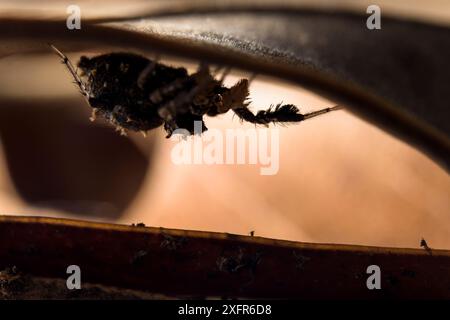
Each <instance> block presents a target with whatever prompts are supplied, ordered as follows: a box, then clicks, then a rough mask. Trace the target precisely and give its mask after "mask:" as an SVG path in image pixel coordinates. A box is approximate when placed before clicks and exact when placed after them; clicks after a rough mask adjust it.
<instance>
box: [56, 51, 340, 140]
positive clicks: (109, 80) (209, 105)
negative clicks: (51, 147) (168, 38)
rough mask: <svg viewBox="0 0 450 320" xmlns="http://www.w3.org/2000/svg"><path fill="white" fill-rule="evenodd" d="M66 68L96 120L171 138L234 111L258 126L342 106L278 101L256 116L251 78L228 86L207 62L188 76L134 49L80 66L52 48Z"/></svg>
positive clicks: (82, 61)
mask: <svg viewBox="0 0 450 320" xmlns="http://www.w3.org/2000/svg"><path fill="white" fill-rule="evenodd" d="M52 48H53V49H54V50H55V51H56V53H57V54H58V55H59V56H60V57H61V59H62V61H63V63H64V64H65V65H66V66H67V68H68V69H69V71H70V72H71V74H72V76H73V77H74V79H75V82H76V83H77V85H78V86H79V88H80V91H81V93H82V94H83V95H84V96H85V97H86V99H87V101H88V102H89V105H90V106H91V107H92V108H93V118H95V117H96V116H97V115H100V116H103V117H104V118H105V119H107V120H108V121H109V122H110V123H112V124H113V125H115V126H116V128H117V129H118V130H120V131H121V132H122V133H125V132H126V130H133V131H142V132H144V133H145V132H147V131H148V130H151V129H154V128H157V127H159V126H164V129H165V130H166V132H167V137H170V136H171V135H172V133H173V132H174V131H175V130H176V129H185V130H187V131H188V132H189V133H190V134H194V133H196V132H194V122H195V121H201V124H202V132H203V131H205V130H207V128H206V126H205V124H204V122H203V116H205V115H207V116H211V117H214V116H216V115H219V114H224V113H226V112H228V111H230V110H232V111H233V112H234V113H235V114H236V115H237V116H238V117H239V118H240V119H241V120H243V121H247V122H251V123H254V124H260V125H268V124H269V123H289V122H300V121H303V120H305V119H309V118H312V117H315V116H317V115H320V114H323V113H327V112H329V111H333V110H337V109H340V108H339V107H333V108H326V109H322V110H319V111H315V112H312V113H308V114H301V113H300V112H299V110H298V109H297V107H295V106H294V105H292V104H286V105H282V104H279V105H277V106H275V107H270V108H269V109H268V110H262V111H259V112H257V113H256V114H254V113H253V112H252V111H251V110H250V109H248V105H249V102H248V96H249V81H248V80H247V79H241V80H239V81H238V82H237V83H236V84H235V85H234V86H232V87H230V88H228V87H225V86H224V85H223V78H224V76H223V77H222V78H221V79H215V77H214V76H213V75H212V74H211V73H210V71H209V68H208V66H207V65H205V64H201V65H200V66H199V68H198V70H197V72H195V73H192V74H189V73H188V72H187V70H186V69H185V68H174V67H171V66H167V65H164V64H162V63H158V62H156V61H152V60H150V59H147V58H145V57H142V56H139V55H136V54H132V53H109V54H103V55H99V56H96V57H92V58H88V57H85V56H83V57H81V58H80V60H79V62H78V65H77V66H78V69H80V70H81V75H78V73H77V70H76V69H75V68H74V67H73V65H72V64H71V62H70V61H69V59H68V58H67V57H66V56H65V55H64V54H63V53H62V52H61V51H59V50H58V49H56V48H55V47H53V46H52Z"/></svg>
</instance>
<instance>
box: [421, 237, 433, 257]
mask: <svg viewBox="0 0 450 320" xmlns="http://www.w3.org/2000/svg"><path fill="white" fill-rule="evenodd" d="M420 246H421V247H422V248H424V249H425V251H427V252H428V253H429V254H432V252H431V248H430V247H429V246H428V243H427V242H426V241H425V239H424V238H422V240H420Z"/></svg>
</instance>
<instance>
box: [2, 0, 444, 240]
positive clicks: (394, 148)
mask: <svg viewBox="0 0 450 320" xmlns="http://www.w3.org/2000/svg"><path fill="white" fill-rule="evenodd" d="M435 3H436V7H437V6H438V5H439V4H438V3H437V2H435ZM4 5H5V7H3V9H5V8H6V9H8V10H9V9H10V8H9V7H8V6H12V4H11V3H8V2H5V3H4ZM419 6H420V5H419ZM403 7H405V6H403ZM413 8H415V9H414V10H412V11H413V12H414V14H416V15H417V14H419V13H418V12H417V7H413ZM400 11H401V10H400ZM441 11H445V10H435V12H437V13H438V15H439V14H440V15H442V13H439V12H441ZM49 12H51V11H49ZM424 15H430V16H432V17H436V15H435V16H433V15H432V14H430V12H429V10H425V11H424ZM83 54H88V55H94V54H98V52H87V53H83ZM69 56H70V58H71V59H72V60H73V61H74V62H76V61H77V59H78V57H79V54H70V55H69ZM168 63H170V64H173V65H177V64H180V63H181V62H179V61H168ZM183 66H185V64H183ZM189 67H190V69H191V70H194V69H195V65H193V64H192V65H190V66H189ZM249 76H250V75H248V74H245V73H240V72H239V71H236V70H235V71H234V72H232V73H231V74H230V75H229V76H228V77H227V79H226V84H227V85H231V84H233V83H234V82H236V81H237V80H239V79H240V78H241V77H249ZM251 100H252V108H253V110H258V109H263V108H267V107H268V106H269V105H270V104H277V103H279V102H281V101H283V102H284V103H292V104H296V105H297V106H299V107H300V109H301V111H302V112H309V111H313V110H317V109H321V108H325V107H331V106H333V105H334V104H333V102H332V101H327V100H325V99H323V98H321V97H319V96H317V95H315V94H313V93H311V92H308V91H305V90H303V89H302V88H299V87H296V86H293V85H290V84H288V83H282V82H279V81H278V80H275V79H271V78H268V77H262V76H258V77H257V78H256V79H255V80H254V81H253V82H252V85H251ZM90 111H91V110H90V107H89V106H87V105H86V102H85V101H84V99H83V98H82V96H81V95H80V94H79V92H78V90H77V88H76V87H75V85H74V84H73V83H72V79H71V77H70V75H69V74H68V72H67V70H66V69H65V68H64V66H63V65H61V64H60V63H59V59H58V58H57V57H56V56H55V55H53V54H51V53H49V54H48V55H31V54H28V55H14V56H7V57H3V58H1V59H0V213H1V214H7V215H39V216H56V217H70V218H77V219H86V220H95V221H109V222H115V223H125V224H131V223H139V222H143V223H145V224H146V225H147V226H156V227H159V226H162V227H166V228H182V229H195V230H208V231H217V232H228V233H237V234H249V233H250V232H251V231H254V232H255V235H256V236H264V237H271V238H277V239H287V240H296V241H306V242H320V243H348V244H361V245H379V246H396V247H418V246H419V243H420V240H421V238H422V237H424V238H425V239H426V240H427V242H428V244H429V245H430V246H431V247H435V248H445V249H450V237H449V235H450V177H449V175H448V173H446V172H445V171H444V170H443V169H441V168H440V167H439V166H438V165H436V164H435V163H433V161H431V160H430V159H429V158H427V157H426V156H425V155H423V154H422V153H421V152H420V151H417V150H415V149H414V148H413V147H411V146H409V145H407V144H405V143H404V142H402V141H399V140H398V139H396V138H395V137H393V136H391V135H388V134H387V133H384V132H383V131H382V130H380V129H378V128H376V127H374V126H373V125H371V124H369V123H367V122H365V121H363V120H361V119H359V118H357V117H355V116H354V115H352V114H350V113H348V112H347V111H345V110H344V111H338V112H334V113H331V114H328V115H325V116H321V117H318V118H315V119H313V120H309V121H305V122H303V123H301V124H299V125H293V126H288V127H281V128H280V158H279V159H280V169H279V172H278V174H276V175H274V176H261V175H260V174H259V167H258V166H254V165H210V166H208V165H175V164H173V163H172V161H171V157H170V152H171V150H172V148H173V145H174V142H172V141H170V140H167V139H165V138H164V136H165V133H164V132H163V130H162V129H156V130H154V131H153V132H149V135H148V137H146V138H144V137H143V136H142V135H141V134H133V133H130V134H129V135H128V137H123V136H120V135H119V134H118V133H117V132H115V131H114V130H113V128H111V127H110V126H109V125H107V124H106V123H104V122H102V121H96V122H94V123H91V122H90V121H89V119H88V118H89V116H90ZM206 125H207V126H208V127H209V128H219V129H221V130H225V129H226V128H234V127H241V124H240V123H239V121H238V120H237V119H233V118H232V115H231V114H228V115H224V116H221V117H218V118H207V119H206ZM243 127H244V128H246V127H251V126H249V125H245V124H244V125H243Z"/></svg>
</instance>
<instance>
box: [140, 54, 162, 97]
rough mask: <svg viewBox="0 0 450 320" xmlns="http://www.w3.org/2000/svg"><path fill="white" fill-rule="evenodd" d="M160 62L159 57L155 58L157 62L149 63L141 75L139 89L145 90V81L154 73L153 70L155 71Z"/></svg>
mask: <svg viewBox="0 0 450 320" xmlns="http://www.w3.org/2000/svg"><path fill="white" fill-rule="evenodd" d="M158 60H159V56H157V57H156V58H155V60H153V61H150V62H149V63H148V65H147V66H146V67H145V68H144V70H142V71H141V73H140V74H139V77H138V80H137V84H138V86H139V88H141V89H143V88H144V84H145V79H146V78H147V76H148V75H149V74H150V73H152V71H153V69H155V67H156V64H157V63H158Z"/></svg>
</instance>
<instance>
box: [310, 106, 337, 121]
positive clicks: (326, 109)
mask: <svg viewBox="0 0 450 320" xmlns="http://www.w3.org/2000/svg"><path fill="white" fill-rule="evenodd" d="M341 109H344V107H342V106H334V107H331V108H325V109H321V110H317V111H313V112H310V113H306V114H304V115H303V117H304V119H305V120H306V119H311V118H314V117H317V116H320V115H321V114H325V113H328V112H331V111H336V110H341Z"/></svg>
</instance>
